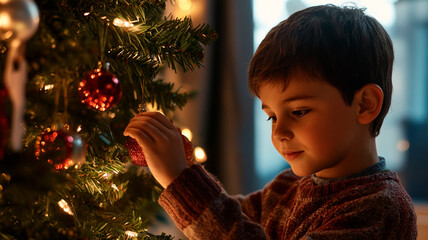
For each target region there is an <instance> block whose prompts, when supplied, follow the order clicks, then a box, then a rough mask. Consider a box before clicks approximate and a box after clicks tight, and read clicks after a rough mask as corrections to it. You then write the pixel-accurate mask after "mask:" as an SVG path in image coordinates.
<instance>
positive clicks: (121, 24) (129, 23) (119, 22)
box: [113, 18, 134, 28]
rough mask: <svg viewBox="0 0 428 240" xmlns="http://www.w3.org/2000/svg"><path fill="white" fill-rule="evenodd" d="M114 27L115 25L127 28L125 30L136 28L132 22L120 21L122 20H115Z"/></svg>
mask: <svg viewBox="0 0 428 240" xmlns="http://www.w3.org/2000/svg"><path fill="white" fill-rule="evenodd" d="M113 25H115V26H117V27H125V28H130V27H133V26H134V24H133V23H132V22H128V21H126V20H123V19H120V18H115V19H114V20H113Z"/></svg>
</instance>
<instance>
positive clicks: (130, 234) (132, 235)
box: [125, 231, 138, 238]
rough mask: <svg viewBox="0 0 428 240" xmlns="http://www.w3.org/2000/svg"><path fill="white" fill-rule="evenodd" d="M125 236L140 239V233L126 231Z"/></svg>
mask: <svg viewBox="0 0 428 240" xmlns="http://www.w3.org/2000/svg"><path fill="white" fill-rule="evenodd" d="M125 234H126V235H128V237H132V238H136V237H138V233H136V232H133V231H126V232H125Z"/></svg>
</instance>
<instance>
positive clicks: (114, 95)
mask: <svg viewBox="0 0 428 240" xmlns="http://www.w3.org/2000/svg"><path fill="white" fill-rule="evenodd" d="M78 91H79V94H80V98H81V99H82V103H84V104H86V105H87V106H88V107H92V108H95V109H97V110H99V111H105V110H107V109H109V108H111V107H113V106H114V105H115V104H116V103H117V102H118V101H119V99H120V97H121V96H122V87H121V85H120V83H119V80H118V79H117V78H116V76H115V75H114V74H112V73H111V72H109V71H108V67H107V70H104V69H101V68H98V69H95V70H94V71H90V72H89V73H88V74H86V75H85V76H84V77H83V79H82V81H80V83H79V87H78Z"/></svg>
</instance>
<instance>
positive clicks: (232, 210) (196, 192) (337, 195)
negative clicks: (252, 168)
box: [159, 165, 417, 240]
mask: <svg viewBox="0 0 428 240" xmlns="http://www.w3.org/2000/svg"><path fill="white" fill-rule="evenodd" d="M159 203H160V205H161V206H162V207H163V208H164V209H165V210H166V211H167V213H168V214H169V215H170V216H171V218H172V219H173V220H174V222H175V223H176V225H177V226H178V227H179V228H180V229H181V230H182V231H183V232H184V234H185V235H186V236H187V237H188V238H189V239H203V240H208V239H329V240H335V239H338V240H339V239H340V240H342V239H358V240H360V239H370V240H374V239H400V240H402V239H416V234H417V230H416V215H415V211H414V208H413V204H412V202H411V199H410V197H409V196H408V194H407V193H406V191H405V190H404V188H403V186H402V185H401V183H400V180H399V177H398V175H397V174H396V173H394V172H389V171H388V172H380V173H376V174H372V175H368V176H362V177H356V178H351V179H343V180H340V181H334V182H331V183H329V184H325V185H317V184H315V183H314V181H313V180H312V179H311V177H298V176H295V175H294V174H293V173H292V172H291V170H286V171H284V172H282V173H281V174H279V175H278V176H277V177H276V178H275V179H274V180H273V181H272V182H271V183H269V184H268V185H267V186H266V187H265V188H264V189H263V190H261V191H258V192H255V193H252V194H249V195H248V196H245V197H244V196H234V197H232V196H229V195H228V194H227V193H225V191H224V190H223V189H222V187H221V186H220V185H219V183H218V182H217V181H216V180H215V179H214V178H213V177H211V176H210V174H208V173H207V172H206V171H205V170H204V169H203V168H202V167H201V166H200V165H193V166H191V167H190V168H188V169H186V170H185V171H184V172H183V173H182V174H181V175H180V176H179V177H178V178H177V179H176V180H174V182H172V183H171V185H169V186H168V188H167V189H165V190H164V192H163V193H162V194H161V196H160V198H159Z"/></svg>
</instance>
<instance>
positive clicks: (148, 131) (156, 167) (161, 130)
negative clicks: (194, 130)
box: [123, 112, 187, 188]
mask: <svg viewBox="0 0 428 240" xmlns="http://www.w3.org/2000/svg"><path fill="white" fill-rule="evenodd" d="M123 135H125V136H129V137H132V138H134V139H135V140H136V141H137V142H138V144H139V145H140V146H141V147H142V148H143V149H144V155H145V157H146V161H147V165H148V167H149V168H150V171H151V173H152V174H153V177H154V178H155V179H156V180H157V181H158V182H159V183H160V184H161V185H162V186H163V187H164V188H166V187H167V186H168V185H169V184H170V183H171V182H172V181H173V180H174V179H175V178H176V177H177V176H178V175H179V174H180V173H181V172H182V171H183V170H184V169H186V168H187V162H186V156H185V153H184V145H183V139H182V136H181V133H180V132H178V130H177V129H176V128H175V126H174V125H173V124H172V123H171V122H170V121H169V120H168V119H167V118H166V117H165V116H164V115H162V114H161V113H159V112H143V113H139V114H138V115H136V116H135V117H134V118H132V119H131V121H130V122H129V123H128V126H127V127H126V129H125V131H124V132H123Z"/></svg>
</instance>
